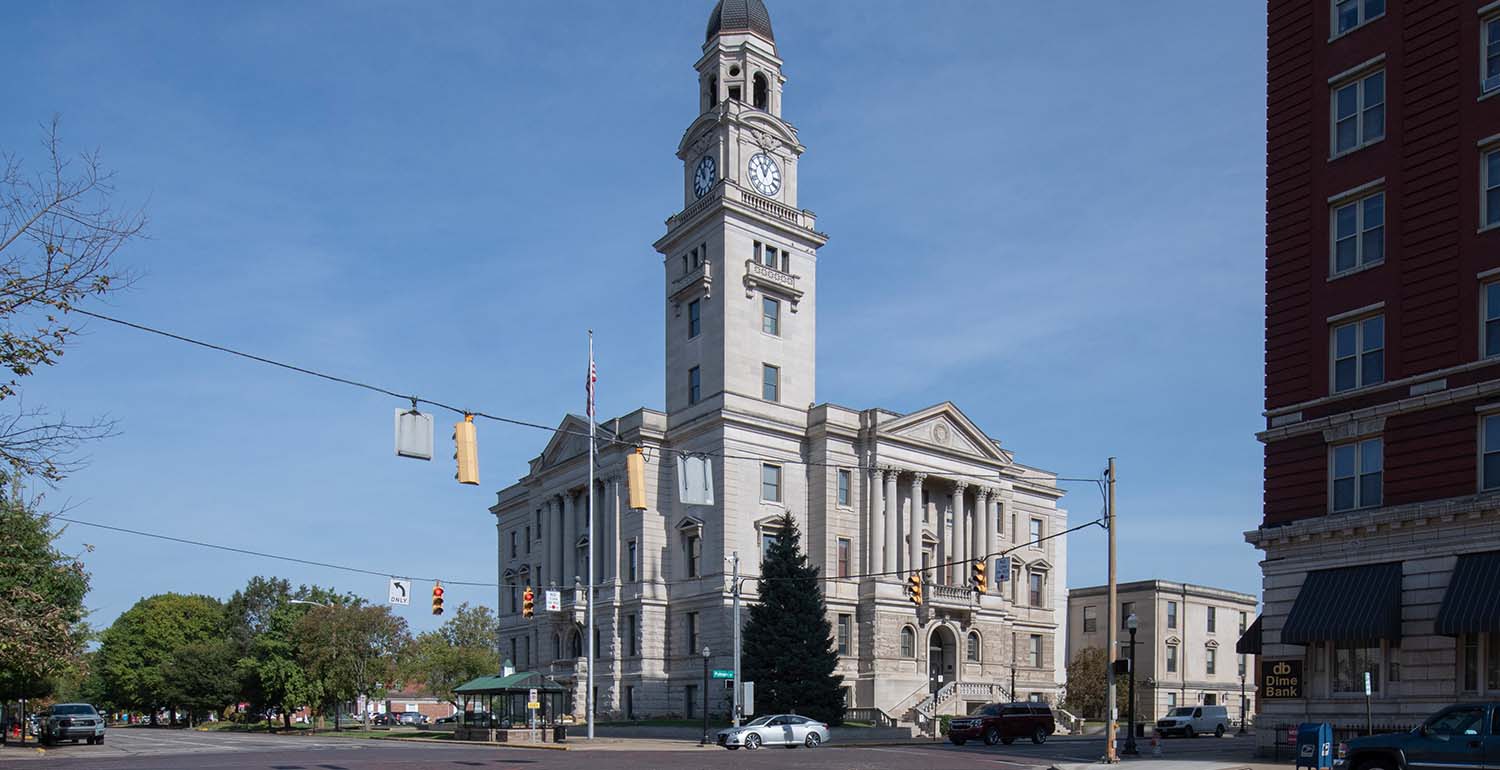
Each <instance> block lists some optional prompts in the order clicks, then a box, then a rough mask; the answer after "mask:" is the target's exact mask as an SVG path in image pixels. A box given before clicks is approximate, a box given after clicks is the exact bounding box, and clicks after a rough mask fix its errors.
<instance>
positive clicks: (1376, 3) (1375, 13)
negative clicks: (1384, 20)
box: [1333, 0, 1385, 37]
mask: <svg viewBox="0 0 1500 770" xmlns="http://www.w3.org/2000/svg"><path fill="white" fill-rule="evenodd" d="M1384 15H1385V0H1333V28H1334V33H1333V37H1338V36H1339V35H1342V34H1344V33H1345V32H1348V31H1349V30H1351V29H1354V28H1356V27H1361V26H1364V25H1365V24H1369V23H1370V22H1372V21H1374V20H1375V19H1378V18H1380V17H1381V16H1384Z"/></svg>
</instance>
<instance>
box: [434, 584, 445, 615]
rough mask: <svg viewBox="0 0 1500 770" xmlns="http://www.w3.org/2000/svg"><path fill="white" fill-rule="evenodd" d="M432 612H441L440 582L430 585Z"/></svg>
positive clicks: (441, 589)
mask: <svg viewBox="0 0 1500 770" xmlns="http://www.w3.org/2000/svg"><path fill="white" fill-rule="evenodd" d="M432 614H434V615H441V614H443V586H442V584H441V583H439V584H438V585H435V586H433V587H432Z"/></svg>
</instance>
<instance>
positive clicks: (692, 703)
mask: <svg viewBox="0 0 1500 770" xmlns="http://www.w3.org/2000/svg"><path fill="white" fill-rule="evenodd" d="M683 697H685V698H686V699H687V704H686V705H687V715H688V718H689V719H692V718H693V717H696V716H698V685H696V684H690V685H687V686H686V687H684V688H683Z"/></svg>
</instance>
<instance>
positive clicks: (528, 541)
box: [525, 527, 531, 553]
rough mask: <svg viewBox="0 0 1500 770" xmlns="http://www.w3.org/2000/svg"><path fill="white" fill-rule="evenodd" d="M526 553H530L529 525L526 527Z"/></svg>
mask: <svg viewBox="0 0 1500 770" xmlns="http://www.w3.org/2000/svg"><path fill="white" fill-rule="evenodd" d="M525 542H526V553H531V527H527V528H526V538H525Z"/></svg>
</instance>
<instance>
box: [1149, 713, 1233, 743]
mask: <svg viewBox="0 0 1500 770" xmlns="http://www.w3.org/2000/svg"><path fill="white" fill-rule="evenodd" d="M1228 730H1229V710H1228V709H1226V708H1225V707H1223V706H1181V707H1178V708H1175V709H1172V710H1171V711H1168V712H1167V715H1166V716H1164V717H1162V718H1161V719H1159V720H1157V722H1156V734H1157V735H1160V736H1162V737H1164V738H1165V737H1166V736H1168V735H1181V736H1184V737H1187V738H1196V737H1198V736H1200V735H1205V734H1208V733H1213V735H1214V737H1215V738H1222V737H1223V736H1224V733H1225V732H1226V731H1228Z"/></svg>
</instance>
